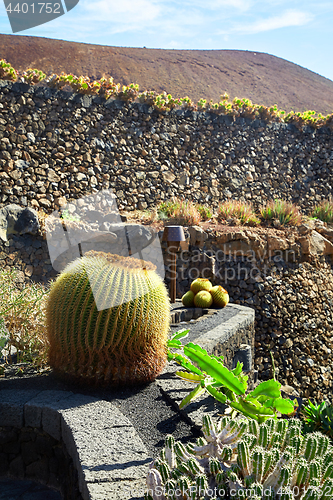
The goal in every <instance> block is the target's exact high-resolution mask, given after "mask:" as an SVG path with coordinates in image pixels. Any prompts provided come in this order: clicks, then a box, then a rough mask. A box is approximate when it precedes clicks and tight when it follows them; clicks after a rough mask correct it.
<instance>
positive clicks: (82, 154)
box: [0, 81, 333, 212]
mask: <svg viewBox="0 0 333 500" xmlns="http://www.w3.org/2000/svg"><path fill="white" fill-rule="evenodd" d="M0 150H1V151H0V190H1V191H0V192H1V194H0V207H1V206H4V205H5V204H9V203H18V204H19V205H21V206H31V207H34V208H38V207H40V208H43V209H44V210H46V211H47V212H51V211H52V210H54V209H55V208H56V207H58V206H59V205H62V204H64V203H66V202H68V201H69V200H71V199H78V198H80V197H82V196H83V195H85V194H87V193H91V192H96V191H97V190H100V189H109V188H110V189H112V190H113V191H114V193H115V194H116V196H117V200H118V205H119V208H120V209H124V208H126V209H129V210H131V209H135V208H139V209H145V208H148V207H152V206H155V205H156V203H158V202H159V201H161V200H164V199H168V198H170V197H171V196H172V195H177V196H181V197H187V198H190V199H193V200H195V201H200V202H209V203H210V204H211V205H212V206H215V207H216V206H217V204H218V202H219V201H221V200H225V199H228V198H234V199H240V198H244V199H247V200H250V201H253V203H254V205H256V206H258V205H260V204H261V203H263V202H264V201H266V200H267V199H273V198H276V197H279V198H281V197H282V198H285V199H288V200H292V201H295V202H298V203H299V204H300V205H301V206H302V208H304V209H305V210H307V209H309V208H311V207H312V206H313V205H314V204H315V203H317V202H318V201H320V200H321V199H322V198H327V197H328V195H329V194H330V192H331V186H332V185H333V175H332V171H331V164H332V161H333V132H332V130H330V129H329V128H325V127H321V128H319V129H317V130H316V129H313V128H311V127H306V128H304V129H303V130H298V129H297V128H296V127H295V126H292V125H287V124H283V123H265V122H264V121H260V120H255V121H253V120H246V119H237V120H236V121H234V119H233V117H229V116H225V115H216V114H214V113H209V112H197V111H196V112H193V111H190V110H182V109H178V110H172V111H171V112H168V113H160V112H158V111H156V110H154V109H153V108H152V107H149V106H148V105H146V104H139V103H133V104H128V103H125V102H123V101H120V100H111V99H110V100H108V101H105V99H102V98H100V97H92V96H83V95H79V94H70V93H68V92H64V91H55V90H53V89H50V88H47V87H38V86H29V85H27V84H22V83H12V82H5V81H0Z"/></svg>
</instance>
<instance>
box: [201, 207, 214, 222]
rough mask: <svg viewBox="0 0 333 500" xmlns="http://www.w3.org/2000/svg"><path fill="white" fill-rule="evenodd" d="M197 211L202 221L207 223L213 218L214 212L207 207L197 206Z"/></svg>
mask: <svg viewBox="0 0 333 500" xmlns="http://www.w3.org/2000/svg"><path fill="white" fill-rule="evenodd" d="M197 210H198V212H199V214H200V217H201V220H202V221H206V220H209V219H211V218H212V217H213V212H212V210H211V209H210V208H209V207H207V206H205V205H197Z"/></svg>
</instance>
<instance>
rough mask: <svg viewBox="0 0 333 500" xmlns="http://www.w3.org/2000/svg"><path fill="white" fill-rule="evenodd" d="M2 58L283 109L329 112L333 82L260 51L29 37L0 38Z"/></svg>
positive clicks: (147, 87)
mask: <svg viewBox="0 0 333 500" xmlns="http://www.w3.org/2000/svg"><path fill="white" fill-rule="evenodd" d="M0 58H4V59H7V61H8V62H10V63H11V64H12V66H14V67H15V68H16V69H17V70H19V71H24V70H25V69H27V68H37V69H41V70H43V71H44V72H45V73H46V74H47V75H50V74H52V73H58V74H60V73H61V72H65V73H74V74H75V75H77V76H81V75H83V76H89V77H90V78H92V79H99V78H101V77H102V76H105V77H110V76H112V77H113V78H114V81H115V82H116V83H121V84H122V85H128V84H130V83H138V84H139V86H140V91H143V90H155V91H157V92H163V91H166V92H168V93H170V94H172V96H173V97H185V96H189V97H190V98H191V99H192V100H193V101H195V102H196V101H198V100H199V99H200V98H204V99H207V100H208V101H209V100H210V99H212V100H213V101H214V102H218V101H219V98H220V95H221V94H223V93H224V92H227V93H228V94H229V96H230V98H232V99H233V98H234V97H236V96H237V97H240V98H247V99H250V100H251V101H252V102H253V103H255V104H263V105H265V106H271V105H273V104H277V105H278V107H279V108H280V109H284V110H285V111H290V110H294V111H305V110H309V109H311V110H315V111H317V112H321V113H324V114H327V113H332V112H333V81H331V80H328V79H327V78H324V77H322V76H320V75H318V74H316V73H313V72H312V71H309V70H307V69H305V68H302V67H301V66H298V65H296V64H294V63H291V62H289V61H286V60H284V59H281V58H279V57H275V56H272V55H269V54H264V53H260V52H250V51H241V50H164V49H146V48H128V47H109V46H103V45H91V44H86V43H76V42H66V41H63V40H52V39H48V38H40V37H33V36H21V35H0Z"/></svg>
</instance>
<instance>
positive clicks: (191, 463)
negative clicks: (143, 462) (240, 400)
mask: <svg viewBox="0 0 333 500" xmlns="http://www.w3.org/2000/svg"><path fill="white" fill-rule="evenodd" d="M202 430H203V434H204V438H202V437H200V438H198V440H197V443H196V445H194V444H188V445H186V446H185V445H183V444H182V443H181V442H179V441H178V442H175V440H174V438H173V436H171V435H169V436H167V438H166V442H165V444H166V446H165V448H164V449H163V450H162V451H161V452H160V455H159V457H158V458H157V459H155V460H154V461H153V462H152V463H151V464H150V466H149V472H148V474H147V479H146V481H147V492H146V493H145V499H146V500H158V499H159V498H163V499H164V500H168V499H170V500H171V499H172V500H173V499H176V498H179V499H186V500H208V499H212V498H215V499H217V500H222V499H227V498H228V499H229V498H238V499H240V498H242V499H245V500H329V499H331V498H332V487H333V464H332V458H333V447H332V446H331V444H330V442H329V439H328V438H327V437H326V436H323V435H322V434H320V433H311V434H308V435H306V436H305V437H304V436H302V422H301V421H299V420H296V419H290V420H283V419H281V420H279V421H277V420H274V419H268V420H267V421H266V422H265V423H262V424H258V423H257V422H255V421H253V420H252V421H247V420H243V419H241V420H232V419H230V418H228V417H224V418H223V419H222V420H221V421H220V422H219V423H218V425H215V424H214V423H213V422H212V419H211V418H210V416H204V417H203V427H202ZM176 491H177V492H179V494H178V496H177V495H176V494H175V492H176ZM161 492H162V493H163V496H161ZM212 495H214V496H212Z"/></svg>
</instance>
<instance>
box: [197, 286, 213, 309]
mask: <svg viewBox="0 0 333 500" xmlns="http://www.w3.org/2000/svg"><path fill="white" fill-rule="evenodd" d="M212 303H213V297H212V296H211V294H210V292H207V291H206V290H201V291H200V292H198V293H197V294H196V295H195V297H194V305H195V307H210V306H211V305H212Z"/></svg>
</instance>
